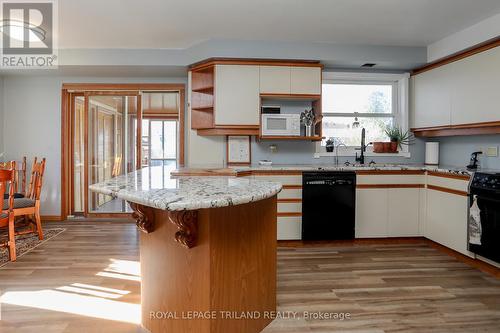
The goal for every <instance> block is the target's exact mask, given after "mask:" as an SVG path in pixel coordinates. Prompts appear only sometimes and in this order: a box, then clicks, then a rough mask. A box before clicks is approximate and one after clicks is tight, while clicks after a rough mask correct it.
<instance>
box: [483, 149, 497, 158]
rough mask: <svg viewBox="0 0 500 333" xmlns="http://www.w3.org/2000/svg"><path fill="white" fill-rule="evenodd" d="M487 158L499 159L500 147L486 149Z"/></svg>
mask: <svg viewBox="0 0 500 333" xmlns="http://www.w3.org/2000/svg"><path fill="white" fill-rule="evenodd" d="M486 156H488V157H498V147H488V148H487V149H486Z"/></svg>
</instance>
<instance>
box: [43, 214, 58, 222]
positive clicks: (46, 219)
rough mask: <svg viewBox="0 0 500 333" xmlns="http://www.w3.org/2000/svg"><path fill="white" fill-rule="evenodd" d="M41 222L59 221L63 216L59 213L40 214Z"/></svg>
mask: <svg viewBox="0 0 500 333" xmlns="http://www.w3.org/2000/svg"><path fill="white" fill-rule="evenodd" d="M40 218H41V219H42V222H61V221H64V218H63V217H62V216H60V215H41V216H40Z"/></svg>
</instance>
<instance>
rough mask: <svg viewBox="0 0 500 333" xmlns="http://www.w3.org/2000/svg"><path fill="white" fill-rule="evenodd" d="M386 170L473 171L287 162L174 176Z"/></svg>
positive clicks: (201, 169)
mask: <svg viewBox="0 0 500 333" xmlns="http://www.w3.org/2000/svg"><path fill="white" fill-rule="evenodd" d="M361 170H367V171H377V170H380V171H385V170H396V171H397V170H421V171H434V172H441V173H450V174H456V175H464V176H471V175H472V174H473V172H472V171H469V170H467V169H466V168H462V167H453V166H429V165H423V164H375V165H371V166H370V165H368V164H366V165H353V164H350V165H344V164H341V165H331V164H325V165H321V164H317V165H316V164H289V165H288V164H287V165H279V164H276V165H271V166H262V165H251V166H237V167H223V166H220V167H216V166H205V167H204V166H196V167H192V168H180V169H177V170H174V171H173V172H172V175H173V176H193V177H194V176H212V175H225V176H237V175H238V174H242V173H245V172H253V171H256V172H259V171H361Z"/></svg>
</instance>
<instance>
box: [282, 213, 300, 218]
mask: <svg viewBox="0 0 500 333" xmlns="http://www.w3.org/2000/svg"><path fill="white" fill-rule="evenodd" d="M278 216H281V217H283V216H302V212H278Z"/></svg>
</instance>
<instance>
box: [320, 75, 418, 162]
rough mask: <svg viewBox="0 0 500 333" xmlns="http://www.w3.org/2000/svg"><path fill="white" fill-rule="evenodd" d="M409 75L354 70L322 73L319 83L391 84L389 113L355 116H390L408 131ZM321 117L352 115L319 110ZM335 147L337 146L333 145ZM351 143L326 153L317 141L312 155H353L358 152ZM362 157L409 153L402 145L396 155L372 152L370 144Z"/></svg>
mask: <svg viewBox="0 0 500 333" xmlns="http://www.w3.org/2000/svg"><path fill="white" fill-rule="evenodd" d="M409 78H410V73H400V74H388V73H357V72H323V82H322V84H325V83H326V84H328V83H330V84H332V83H342V84H360V85H362V84H364V85H367V84H380V85H392V87H393V88H392V92H393V93H392V113H390V114H389V113H386V114H374V113H358V114H357V115H356V116H358V117H363V118H365V117H386V118H389V117H391V118H393V119H394V124H396V125H398V126H400V127H401V129H402V130H403V131H407V130H409ZM323 116H324V117H328V116H333V117H342V116H349V117H352V116H354V114H351V113H329V112H325V110H323ZM336 148H337V147H336ZM355 148H359V147H354V146H348V147H343V146H341V147H339V150H338V152H337V151H334V152H332V153H328V152H326V149H325V147H324V146H322V145H321V141H319V142H317V143H316V151H315V153H314V157H315V158H320V157H327V156H330V157H331V156H336V155H337V154H338V156H348V157H350V156H355V155H356V152H357V153H358V154H359V150H355ZM366 156H374V157H375V156H379V157H382V156H394V157H407V158H409V157H410V152H409V149H408V146H403V149H402V150H401V151H400V152H398V153H397V154H378V153H373V147H372V146H369V147H367V150H366Z"/></svg>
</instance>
